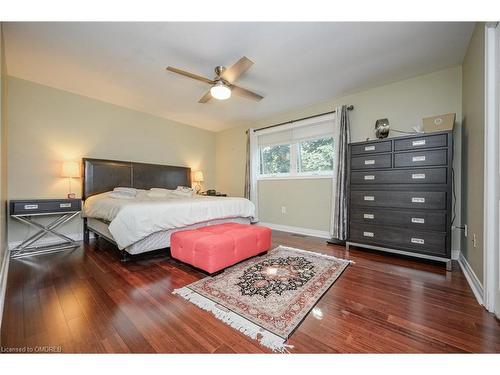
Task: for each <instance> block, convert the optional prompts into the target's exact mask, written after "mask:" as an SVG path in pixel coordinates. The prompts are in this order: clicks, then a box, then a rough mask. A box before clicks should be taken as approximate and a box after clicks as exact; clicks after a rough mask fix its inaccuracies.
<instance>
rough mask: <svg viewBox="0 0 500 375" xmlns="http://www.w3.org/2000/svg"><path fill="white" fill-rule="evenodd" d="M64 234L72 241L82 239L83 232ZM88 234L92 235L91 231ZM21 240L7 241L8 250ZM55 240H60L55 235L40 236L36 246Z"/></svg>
mask: <svg viewBox="0 0 500 375" xmlns="http://www.w3.org/2000/svg"><path fill="white" fill-rule="evenodd" d="M64 235H65V236H67V237H69V238H71V239H72V240H73V241H82V240H83V233H82V232H79V233H70V234H67V233H64ZM90 236H91V237H92V233H90ZM21 242H23V241H12V242H9V250H12V249H14V248H15V247H16V246H18V245H19V244H20V243H21ZM57 242H61V239H60V238H59V237H55V236H52V237H45V238H41V239H40V240H39V241H37V242H36V246H49V245H53V244H55V243H57Z"/></svg>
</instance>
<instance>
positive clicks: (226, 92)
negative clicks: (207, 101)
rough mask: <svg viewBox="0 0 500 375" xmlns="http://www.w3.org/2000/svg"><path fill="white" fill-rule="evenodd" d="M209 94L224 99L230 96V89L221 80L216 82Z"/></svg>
mask: <svg viewBox="0 0 500 375" xmlns="http://www.w3.org/2000/svg"><path fill="white" fill-rule="evenodd" d="M210 95H212V97H214V98H215V99H218V100H226V99H229V98H230V97H231V89H230V88H229V87H227V86H226V85H225V84H224V83H222V82H217V83H216V84H215V85H213V86H212V88H211V89H210Z"/></svg>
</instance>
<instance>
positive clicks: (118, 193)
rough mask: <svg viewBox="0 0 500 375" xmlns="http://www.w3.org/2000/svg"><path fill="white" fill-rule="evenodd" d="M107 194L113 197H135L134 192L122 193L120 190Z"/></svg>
mask: <svg viewBox="0 0 500 375" xmlns="http://www.w3.org/2000/svg"><path fill="white" fill-rule="evenodd" d="M108 196H109V197H111V198H115V199H135V194H130V193H123V192H120V191H112V192H111V193H109V195H108Z"/></svg>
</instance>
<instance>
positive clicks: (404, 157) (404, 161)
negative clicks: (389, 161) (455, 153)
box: [394, 150, 448, 168]
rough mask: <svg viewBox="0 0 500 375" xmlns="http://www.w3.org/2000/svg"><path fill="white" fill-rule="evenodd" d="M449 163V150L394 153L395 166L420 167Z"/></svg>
mask: <svg viewBox="0 0 500 375" xmlns="http://www.w3.org/2000/svg"><path fill="white" fill-rule="evenodd" d="M446 164H448V151H447V150H432V151H430V150H429V151H418V152H401V153H399V154H394V167H396V168H397V167H420V166H431V165H446Z"/></svg>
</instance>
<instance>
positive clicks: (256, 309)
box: [173, 246, 351, 352]
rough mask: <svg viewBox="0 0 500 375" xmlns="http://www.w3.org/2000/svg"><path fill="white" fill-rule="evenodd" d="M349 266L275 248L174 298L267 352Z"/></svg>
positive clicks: (282, 342)
mask: <svg viewBox="0 0 500 375" xmlns="http://www.w3.org/2000/svg"><path fill="white" fill-rule="evenodd" d="M350 263H351V261H348V260H345V259H338V258H335V257H332V256H329V255H323V254H318V253H313V252H310V251H305V250H300V249H294V248H291V247H285V246H279V247H277V248H276V249H274V250H271V251H270V252H269V253H267V254H266V255H264V256H261V257H255V258H252V259H249V260H247V261H244V262H242V263H239V264H237V265H235V266H233V267H231V268H228V269H227V270H225V271H224V272H223V273H222V274H220V275H217V276H215V277H206V278H204V279H202V280H199V281H196V282H194V283H192V284H189V285H187V286H185V287H183V288H180V289H176V290H175V291H174V292H173V293H174V294H177V295H179V296H181V297H183V298H185V299H186V300H188V301H190V302H192V303H193V304H195V305H197V306H199V307H200V308H202V309H204V310H207V311H210V312H212V313H213V314H214V316H215V317H216V318H218V319H220V320H221V321H223V322H224V323H226V324H228V325H230V326H231V327H233V328H235V329H237V330H239V331H240V332H242V333H244V334H245V335H247V336H249V337H251V338H253V339H255V340H258V341H259V342H260V344H261V345H263V346H265V347H267V348H270V349H272V350H273V351H278V352H284V351H287V348H290V347H291V346H290V345H287V344H286V341H287V340H288V338H289V337H290V335H291V334H292V333H293V332H294V330H295V329H296V328H297V327H298V326H299V325H300V323H301V322H302V320H303V319H304V318H305V317H306V315H307V314H308V313H309V311H310V310H311V309H312V308H313V307H314V305H316V303H317V302H318V301H319V299H320V298H321V297H322V296H323V294H325V293H326V291H327V290H328V289H329V288H330V287H331V286H332V284H333V283H334V282H335V280H337V278H338V277H339V276H340V275H341V274H342V272H343V271H344V270H345V269H346V267H347V266H348V265H349V264H350Z"/></svg>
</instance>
